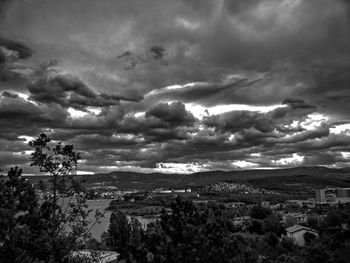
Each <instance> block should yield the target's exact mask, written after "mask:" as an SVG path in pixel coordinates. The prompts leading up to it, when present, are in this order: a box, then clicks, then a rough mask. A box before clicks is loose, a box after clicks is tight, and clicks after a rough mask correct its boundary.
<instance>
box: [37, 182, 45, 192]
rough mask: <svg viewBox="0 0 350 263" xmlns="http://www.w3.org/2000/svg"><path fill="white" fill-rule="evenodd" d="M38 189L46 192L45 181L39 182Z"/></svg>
mask: <svg viewBox="0 0 350 263" xmlns="http://www.w3.org/2000/svg"><path fill="white" fill-rule="evenodd" d="M38 188H39V190H41V191H45V190H46V189H47V186H46V183H45V182H44V181H43V180H39V183H38Z"/></svg>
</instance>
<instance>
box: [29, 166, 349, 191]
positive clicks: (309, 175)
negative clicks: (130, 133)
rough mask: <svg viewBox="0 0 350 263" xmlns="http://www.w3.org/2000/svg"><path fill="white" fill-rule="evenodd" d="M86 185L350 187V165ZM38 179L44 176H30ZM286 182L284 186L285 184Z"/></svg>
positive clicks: (132, 175)
mask: <svg viewBox="0 0 350 263" xmlns="http://www.w3.org/2000/svg"><path fill="white" fill-rule="evenodd" d="M77 177H78V178H79V179H81V180H83V181H84V184H85V185H89V186H90V185H93V184H96V183H101V182H105V184H106V185H115V186H118V187H120V188H121V189H141V190H142V189H144V190H147V189H154V188H161V187H163V188H180V187H186V186H189V187H194V186H204V185H209V184H212V183H216V182H220V181H231V182H246V183H250V184H253V185H256V186H260V187H263V186H264V188H266V187H267V188H271V189H272V188H277V189H278V187H279V186H281V185H282V187H283V188H284V186H288V185H291V184H293V183H294V184H306V185H310V186H311V185H312V186H314V187H323V186H326V185H327V186H336V187H350V170H349V169H331V168H326V167H298V168H289V169H276V170H237V171H227V172H226V171H211V172H200V173H193V174H188V175H183V174H162V173H149V174H145V173H136V172H119V171H116V172H111V173H108V174H95V175H80V176H77ZM28 178H30V180H32V181H34V182H37V181H38V180H39V179H40V178H43V179H44V178H45V179H47V177H40V176H35V177H28ZM283 185H284V186H283Z"/></svg>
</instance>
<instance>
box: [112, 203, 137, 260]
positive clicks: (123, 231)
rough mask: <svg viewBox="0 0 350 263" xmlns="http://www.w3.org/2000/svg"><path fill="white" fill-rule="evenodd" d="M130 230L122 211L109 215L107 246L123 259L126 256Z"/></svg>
mask: <svg viewBox="0 0 350 263" xmlns="http://www.w3.org/2000/svg"><path fill="white" fill-rule="evenodd" d="M130 230H131V227H130V225H129V222H128V219H127V217H126V215H125V214H124V213H123V212H122V211H120V210H118V211H117V212H115V213H112V214H111V218H110V225H109V228H108V234H109V236H108V239H107V244H108V246H109V247H110V248H112V249H113V250H115V251H117V252H118V253H119V254H120V257H121V258H125V257H126V256H127V254H128V245H129V240H130Z"/></svg>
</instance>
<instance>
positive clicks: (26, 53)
mask: <svg viewBox="0 0 350 263" xmlns="http://www.w3.org/2000/svg"><path fill="white" fill-rule="evenodd" d="M0 47H5V48H6V49H8V50H12V51H15V52H17V53H18V58H19V59H26V58H29V57H31V56H32V54H33V51H32V50H31V49H30V48H29V47H27V46H26V45H24V44H22V43H21V42H18V41H14V40H10V39H6V38H3V37H2V36H0Z"/></svg>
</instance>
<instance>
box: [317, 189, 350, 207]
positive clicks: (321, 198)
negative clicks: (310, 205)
mask: <svg viewBox="0 0 350 263" xmlns="http://www.w3.org/2000/svg"><path fill="white" fill-rule="evenodd" d="M315 197H316V204H339V203H341V204H342V203H350V188H323V189H316V190H315Z"/></svg>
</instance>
